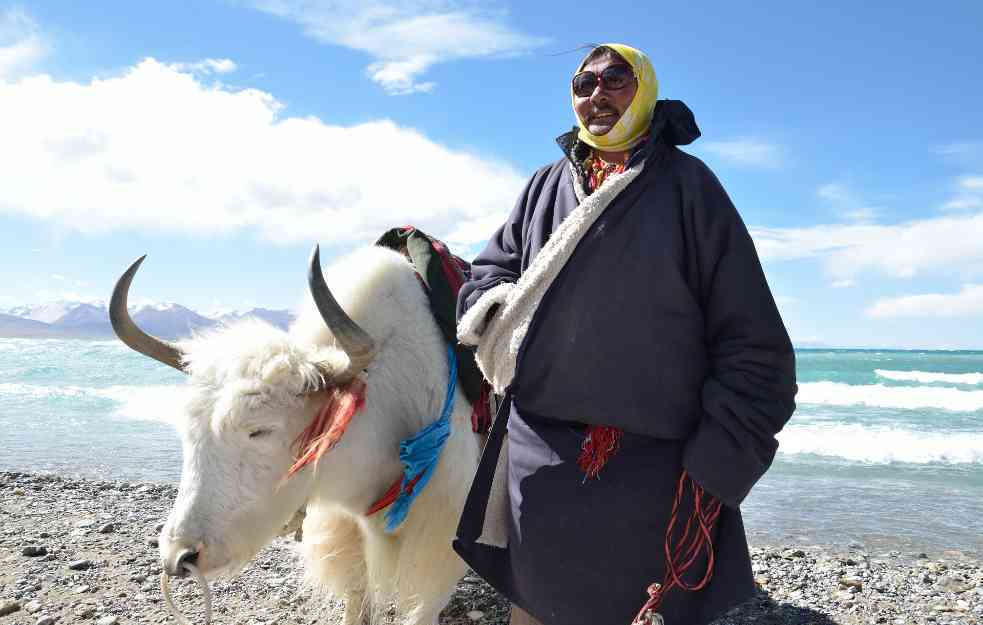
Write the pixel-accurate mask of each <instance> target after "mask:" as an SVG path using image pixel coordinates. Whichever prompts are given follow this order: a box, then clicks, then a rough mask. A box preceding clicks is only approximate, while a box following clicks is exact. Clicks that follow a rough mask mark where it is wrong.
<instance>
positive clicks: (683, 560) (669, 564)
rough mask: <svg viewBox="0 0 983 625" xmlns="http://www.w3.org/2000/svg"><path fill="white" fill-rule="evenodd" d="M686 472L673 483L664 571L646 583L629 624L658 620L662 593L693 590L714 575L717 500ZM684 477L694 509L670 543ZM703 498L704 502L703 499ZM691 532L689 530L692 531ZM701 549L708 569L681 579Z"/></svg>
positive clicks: (681, 494) (704, 583)
mask: <svg viewBox="0 0 983 625" xmlns="http://www.w3.org/2000/svg"><path fill="white" fill-rule="evenodd" d="M687 478H688V474H687V472H686V470H685V469H683V472H682V474H681V475H680V476H679V483H678V484H677V486H676V497H675V499H674V500H673V503H672V516H671V517H670V518H669V526H668V527H667V528H666V542H665V545H664V552H665V557H666V574H665V577H664V579H663V581H662V583H661V584H658V583H656V584H652V585H651V586H649V587H648V594H649V598H648V601H646V602H645V605H643V606H642V609H641V610H639V612H638V616H636V617H635V620H634V621H632V625H645V624H649V623H655V622H658V621H657V620H656V619H655V615H656V614H657V612H658V610H659V607H660V606H661V605H662V600H663V598H664V597H665V594H666V593H667V592H669V591H670V590H671V589H673V588H679V589H681V590H688V591H696V590H701V589H703V588H705V587H706V585H707V584H709V583H710V579H711V578H712V577H713V564H714V554H713V536H712V535H711V532H712V531H713V526H714V524H715V523H716V522H717V518H718V517H719V516H720V500H719V499H716V498H715V497H713V496H711V495H709V494H707V493H706V492H704V490H703V488H702V487H701V486H700V485H699V484H697V483H696V480H694V479H693V478H688V480H687ZM687 481H688V483H689V485H690V488H691V489H692V491H693V513H692V514H691V515H690V517H689V518H688V519H687V520H686V526H685V527H684V528H683V535H682V537H681V538H680V539H679V541H678V542H677V543H676V545H675V548H673V546H672V535H673V532H674V530H675V528H676V523H677V522H678V520H679V506H680V505H681V503H682V500H683V493H684V491H685V489H686V484H687ZM704 499H705V500H706V503H704ZM691 532H692V534H691ZM701 552H705V553H706V557H707V570H706V572H705V573H704V574H703V578H702V579H701V580H700V581H698V582H696V583H693V584H690V583H687V582H686V581H685V580H684V579H683V574H684V573H685V572H686V571H687V570H689V569H690V567H691V566H692V565H693V563H694V562H696V559H697V557H698V556H699V555H700V553H701Z"/></svg>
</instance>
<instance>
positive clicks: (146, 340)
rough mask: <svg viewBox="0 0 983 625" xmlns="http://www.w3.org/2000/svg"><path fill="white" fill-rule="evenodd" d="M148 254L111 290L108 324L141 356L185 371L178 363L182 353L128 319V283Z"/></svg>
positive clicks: (135, 263) (180, 363) (127, 271)
mask: <svg viewBox="0 0 983 625" xmlns="http://www.w3.org/2000/svg"><path fill="white" fill-rule="evenodd" d="M146 257H147V255H146V254H144V255H143V256H141V257H140V258H138V259H136V260H135V261H134V262H133V264H132V265H130V268H129V269H127V270H126V272H125V273H124V274H123V275H122V276H120V279H119V280H117V281H116V287H115V288H114V289H113V298H112V300H110V302H109V321H110V323H112V324H113V331H114V332H116V336H118V337H119V340H121V341H123V342H124V343H126V345H127V346H128V347H130V348H131V349H133V350H136V351H138V352H140V353H141V354H143V355H144V356H150V357H151V358H153V359H154V360H157V361H160V362H162V363H164V364H165V365H168V366H171V367H174V368H175V369H177V370H178V371H184V364H183V363H182V362H181V350H180V349H178V348H177V347H176V346H175V345H173V344H171V343H168V342H167V341H162V340H161V339H159V338H157V337H155V336H150V335H149V334H147V333H146V332H144V331H143V330H141V329H140V328H138V327H137V324H136V323H134V322H133V319H131V318H130V313H129V312H127V310H126V300H127V296H128V295H129V292H130V283H131V282H133V276H135V275H136V273H137V269H139V268H140V263H142V262H143V259H144V258H146Z"/></svg>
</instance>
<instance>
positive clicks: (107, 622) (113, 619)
mask: <svg viewBox="0 0 983 625" xmlns="http://www.w3.org/2000/svg"><path fill="white" fill-rule="evenodd" d="M116 623H119V617H118V616H115V615H110V616H104V617H102V618H101V619H99V620H98V621H96V625H116Z"/></svg>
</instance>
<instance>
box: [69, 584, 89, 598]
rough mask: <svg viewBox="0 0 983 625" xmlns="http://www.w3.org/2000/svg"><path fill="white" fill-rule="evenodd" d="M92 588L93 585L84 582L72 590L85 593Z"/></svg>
mask: <svg viewBox="0 0 983 625" xmlns="http://www.w3.org/2000/svg"><path fill="white" fill-rule="evenodd" d="M90 590H92V586H89V585H88V584H82V585H81V586H76V587H75V590H73V591H72V592H74V593H75V594H77V595H81V594H83V593H87V592H89V591H90Z"/></svg>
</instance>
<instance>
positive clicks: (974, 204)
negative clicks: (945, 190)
mask: <svg viewBox="0 0 983 625" xmlns="http://www.w3.org/2000/svg"><path fill="white" fill-rule="evenodd" d="M956 189H957V190H956V195H955V196H953V197H952V199H950V200H948V201H947V202H946V203H945V204H943V205H942V210H944V211H969V210H975V209H980V208H983V176H963V177H962V178H960V179H959V181H958V182H957V184H956Z"/></svg>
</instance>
